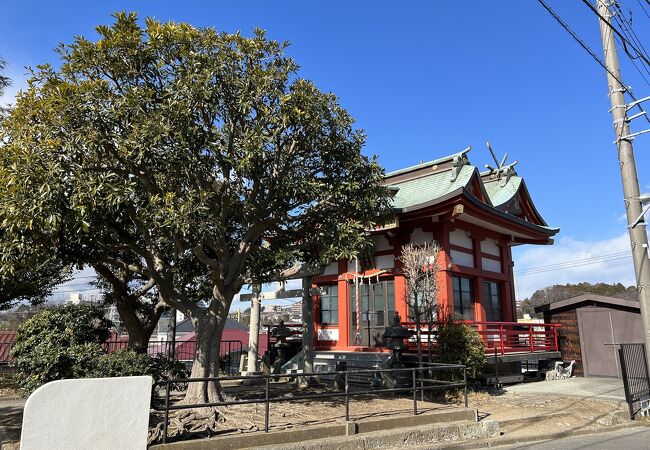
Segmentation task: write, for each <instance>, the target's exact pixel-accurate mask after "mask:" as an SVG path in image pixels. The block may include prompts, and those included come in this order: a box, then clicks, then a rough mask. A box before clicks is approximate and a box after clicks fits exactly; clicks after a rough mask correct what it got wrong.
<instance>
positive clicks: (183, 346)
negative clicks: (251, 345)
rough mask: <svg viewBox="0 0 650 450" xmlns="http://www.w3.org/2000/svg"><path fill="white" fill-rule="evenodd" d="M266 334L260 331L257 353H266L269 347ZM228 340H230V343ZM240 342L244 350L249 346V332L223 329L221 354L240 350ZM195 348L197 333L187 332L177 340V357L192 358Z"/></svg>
mask: <svg viewBox="0 0 650 450" xmlns="http://www.w3.org/2000/svg"><path fill="white" fill-rule="evenodd" d="M266 336H267V335H266V333H260V337H259V344H258V346H257V353H258V354H259V355H263V354H264V353H266V350H267V348H268V341H267V337H266ZM228 341H230V343H229V342H228ZM238 342H241V349H242V350H245V349H246V348H248V333H247V332H245V331H241V330H232V329H230V330H228V329H226V330H223V334H222V336H221V348H220V351H219V354H220V355H224V354H226V353H229V352H237V351H239V349H240V347H239V344H238ZM195 349H196V335H195V334H194V333H193V332H192V333H187V334H186V335H184V336H183V337H180V338H179V339H178V340H177V343H176V358H177V359H179V360H184V361H187V360H191V359H192V358H193V357H194V350H195Z"/></svg>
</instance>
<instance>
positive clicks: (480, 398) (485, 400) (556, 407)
mask: <svg viewBox="0 0 650 450" xmlns="http://www.w3.org/2000/svg"><path fill="white" fill-rule="evenodd" d="M469 406H470V408H475V409H478V411H479V418H480V419H481V420H482V419H489V420H496V421H498V422H499V427H500V430H501V432H502V433H503V435H504V436H510V437H523V436H535V435H539V436H544V435H548V434H551V433H561V432H565V431H574V432H575V431H582V430H590V431H597V430H600V429H605V428H609V427H611V426H612V425H617V424H621V423H625V422H627V421H628V415H627V405H626V404H625V403H624V402H618V401H610V400H594V399H587V398H581V397H576V396H570V395H552V394H546V393H543V394H542V393H516V392H506V391H503V390H499V391H491V392H475V393H472V394H471V395H470V397H469Z"/></svg>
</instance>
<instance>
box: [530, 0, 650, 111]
mask: <svg viewBox="0 0 650 450" xmlns="http://www.w3.org/2000/svg"><path fill="white" fill-rule="evenodd" d="M537 1H538V2H539V3H540V4H541V5H542V6H543V7H544V9H546V11H547V12H548V13H549V14H550V15H551V16H553V18H554V19H555V20H556V21H557V22H558V23H559V24H560V26H562V28H564V30H565V31H566V32H567V33H569V34H570V35H571V37H572V38H573V39H575V41H576V42H577V43H578V44H580V46H581V47H582V48H583V49H584V50H585V51H586V52H587V53H589V54H590V55H591V57H592V58H593V59H594V60H595V61H596V62H597V63H598V64H599V65H600V66H601V67H602V68H603V69H605V71H607V73H609V74H610V75H611V76H612V77H613V78H614V79H615V80H616V81H618V82H619V83H620V84H621V86H623V89H625V91H626V92H627V93H628V95H629V96H630V97H631V98H632V100H634V101H635V102H636V101H637V98H636V97H635V96H634V94H633V93H632V91H631V90H630V88H629V87H627V86H625V83H623V81H621V79H620V78H619V77H618V76H616V75H615V74H614V73H613V72H612V71H611V70H609V68H608V67H607V65H606V64H605V63H604V62H603V60H602V59H600V57H598V55H596V53H595V52H594V51H593V50H592V49H591V48H590V47H589V46H588V45H587V44H586V43H585V41H583V40H582V39H581V38H580V36H578V35H577V34H576V32H575V31H573V30H572V29H571V27H569V25H568V24H567V23H566V22H565V21H564V20H563V19H562V18H561V17H560V16H559V15H558V14H557V13H556V12H555V11H553V9H552V8H551V7H550V6H549V5H548V4H547V3H546V2H545V1H544V0H537ZM583 1H584V0H583ZM648 1H650V0H648ZM596 12H597V11H596ZM608 23H609V22H608ZM636 106H637V107H638V108H639V110H640V111H641V112H643V113H645V111H644V110H643V107H642V106H641V104H638V103H637V105H636ZM643 117H644V118H645V120H646V121H647V122H648V123H649V124H650V117H648V115H647V114H644V115H643Z"/></svg>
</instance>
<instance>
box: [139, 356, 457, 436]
mask: <svg viewBox="0 0 650 450" xmlns="http://www.w3.org/2000/svg"><path fill="white" fill-rule="evenodd" d="M454 370H457V371H460V370H462V373H463V381H462V382H455V381H449V380H443V379H436V378H434V377H433V374H434V373H436V372H439V371H454ZM380 374H392V375H396V374H406V376H404V375H402V377H395V379H401V380H409V386H403V387H399V385H397V387H392V388H391V387H388V388H377V389H367V388H365V389H364V388H362V389H361V390H352V389H351V386H350V378H351V376H353V375H356V376H359V375H370V376H381V375H380ZM326 376H333V377H335V378H337V377H338V379H339V380H340V379H342V381H343V383H344V390H343V392H340V391H337V390H333V391H329V392H325V393H316V394H306V395H295V391H292V393H291V396H290V397H273V396H272V395H271V394H272V392H271V388H272V386H273V385H274V383H272V381H273V380H277V379H278V378H279V377H285V378H286V377H301V378H323V377H326ZM235 380H242V381H243V380H255V381H261V382H262V383H263V384H264V397H263V398H253V399H241V400H225V401H219V402H205V403H195V404H171V403H170V388H171V387H173V386H177V385H179V384H184V383H198V382H223V381H235ZM160 386H164V403H163V404H162V406H158V405H156V403H155V401H154V402H152V409H153V410H154V411H159V412H163V413H164V417H163V436H162V442H163V444H164V443H167V434H168V426H169V412H170V411H176V410H183V409H194V408H206V407H218V406H232V405H247V404H260V403H263V404H264V432H265V433H268V432H269V427H270V407H271V403H281V402H294V401H300V400H313V399H330V398H340V397H343V398H344V400H345V420H346V421H350V398H351V397H354V396H360V395H376V394H382V393H406V392H412V394H413V415H417V414H418V392H419V393H420V396H421V401H424V392H425V391H434V390H442V389H452V388H462V389H463V397H464V404H465V407H466V408H467V406H468V404H467V368H466V366H464V365H461V364H437V363H422V366H420V367H407V368H392V369H359V370H357V369H355V370H345V371H335V372H311V373H299V374H273V375H241V376H234V377H207V378H186V379H175V380H171V379H170V380H163V381H158V382H156V383H154V385H153V388H152V389H153V393H155V392H156V391H157V388H158V387H160ZM154 398H155V396H154V395H152V399H154Z"/></svg>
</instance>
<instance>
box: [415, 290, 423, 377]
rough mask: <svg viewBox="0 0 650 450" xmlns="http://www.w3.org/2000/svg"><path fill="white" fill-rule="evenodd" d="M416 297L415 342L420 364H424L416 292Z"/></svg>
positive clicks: (416, 295)
mask: <svg viewBox="0 0 650 450" xmlns="http://www.w3.org/2000/svg"><path fill="white" fill-rule="evenodd" d="M413 296H414V299H415V335H416V336H417V342H416V343H415V344H416V345H415V346H416V348H417V350H418V366H421V365H422V326H421V324H420V320H421V319H422V317H421V314H420V305H419V304H418V294H417V292H415V293H414V294H413Z"/></svg>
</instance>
